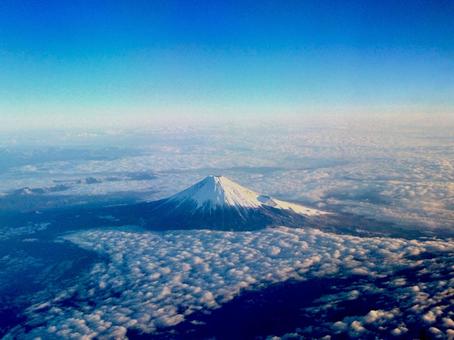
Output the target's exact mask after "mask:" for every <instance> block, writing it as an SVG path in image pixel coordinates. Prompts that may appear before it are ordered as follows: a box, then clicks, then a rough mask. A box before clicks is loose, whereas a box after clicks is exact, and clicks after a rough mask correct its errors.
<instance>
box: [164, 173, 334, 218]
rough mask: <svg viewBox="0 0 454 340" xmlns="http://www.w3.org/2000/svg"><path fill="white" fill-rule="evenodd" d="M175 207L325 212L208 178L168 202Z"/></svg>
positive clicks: (227, 181) (219, 177)
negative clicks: (184, 205)
mask: <svg viewBox="0 0 454 340" xmlns="http://www.w3.org/2000/svg"><path fill="white" fill-rule="evenodd" d="M167 202H173V203H175V204H176V205H177V206H179V205H182V204H186V203H195V204H196V208H197V209H201V208H203V209H206V208H208V209H216V208H222V207H231V208H237V209H239V208H242V209H259V208H263V207H270V208H274V209H280V210H290V211H292V212H294V213H296V214H300V215H306V216H318V215H323V214H326V212H323V211H320V210H317V209H312V208H308V207H305V206H303V205H300V204H295V203H290V202H285V201H281V200H278V199H275V198H272V197H270V196H267V195H261V194H259V193H257V192H254V191H252V190H250V189H248V188H245V187H243V186H241V185H240V184H238V183H235V182H234V181H232V180H230V179H228V178H227V177H224V176H208V177H205V178H204V179H203V180H201V181H200V182H198V183H196V184H194V185H193V186H191V187H189V188H187V189H186V190H183V191H181V192H179V193H177V194H175V195H174V196H171V197H170V198H168V199H167Z"/></svg>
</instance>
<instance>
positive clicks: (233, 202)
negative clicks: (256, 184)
mask: <svg viewBox="0 0 454 340" xmlns="http://www.w3.org/2000/svg"><path fill="white" fill-rule="evenodd" d="M257 196H258V194H257V193H256V192H254V191H252V190H249V189H247V188H245V187H243V186H241V185H239V184H238V183H235V182H233V181H231V180H230V179H228V178H227V177H224V176H207V177H205V178H204V179H203V180H201V181H200V182H198V183H196V184H194V185H193V186H191V187H189V188H187V189H186V190H183V191H181V192H179V193H177V194H176V195H174V196H172V197H170V199H169V200H172V201H177V202H185V201H194V202H195V203H196V204H197V207H203V206H210V207H216V206H218V207H219V206H231V207H243V208H258V207H259V206H260V205H261V204H260V202H259V201H258V200H257Z"/></svg>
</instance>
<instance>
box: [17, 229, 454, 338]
mask: <svg viewBox="0 0 454 340" xmlns="http://www.w3.org/2000/svg"><path fill="white" fill-rule="evenodd" d="M66 238H67V239H69V240H71V241H72V242H74V243H76V244H78V245H79V246H81V247H83V248H87V249H90V250H95V251H97V252H99V253H101V254H105V255H107V256H109V258H110V261H109V262H107V263H98V264H97V265H95V266H94V267H93V269H92V270H91V271H90V273H89V274H88V275H87V276H86V277H84V278H81V279H80V280H79V283H78V284H77V285H76V286H74V287H73V290H70V291H67V292H60V293H59V294H56V297H55V298H52V299H50V300H48V301H43V302H41V303H37V304H35V305H34V306H32V307H31V308H30V309H29V310H28V313H27V315H28V318H29V324H30V325H36V324H38V323H37V322H38V320H39V321H40V324H41V326H37V327H35V328H33V329H32V330H31V331H30V332H29V333H26V331H25V329H23V330H22V331H19V333H18V334H16V336H18V337H19V338H20V337H26V338H28V337H34V336H41V337H49V336H50V334H55V335H56V336H64V337H82V336H86V337H90V336H96V337H117V338H123V337H125V336H126V330H127V329H135V330H137V331H139V332H145V333H152V332H154V331H156V330H157V329H162V328H165V327H172V326H174V325H176V324H179V323H181V322H182V321H184V320H185V319H186V318H187V317H188V316H190V315H191V314H193V313H194V312H196V311H200V310H207V309H208V310H209V309H213V308H219V307H220V306H222V305H223V304H224V303H226V302H227V301H229V300H231V299H233V298H235V297H236V296H238V294H239V293H240V292H241V291H243V290H250V289H259V288H260V287H263V286H264V285H265V286H266V285H268V284H272V283H275V282H282V281H286V280H289V279H295V280H307V279H311V278H316V277H337V278H342V277H344V278H347V277H351V276H353V277H366V278H369V279H370V280H372V281H373V280H374V279H376V278H377V277H378V278H386V277H388V276H390V277H391V278H390V279H389V281H385V285H386V286H387V287H386V289H388V290H391V289H392V290H393V291H392V295H394V294H398V295H399V296H401V297H402V298H403V299H405V301H408V302H406V303H405V304H403V305H402V306H399V307H402V308H404V309H405V311H400V310H399V309H396V308H394V309H388V310H386V309H380V308H376V309H371V310H370V311H369V312H367V313H366V314H365V315H363V316H351V317H346V318H345V319H344V320H338V321H337V322H334V323H333V324H328V325H326V327H327V328H326V330H327V331H329V332H348V334H350V336H358V337H361V336H362V334H364V333H367V332H370V331H373V330H374V329H378V327H386V328H387V329H388V332H389V333H390V334H396V335H397V333H399V332H400V333H399V334H403V333H405V327H406V325H405V324H404V323H402V317H401V316H400V315H401V314H403V313H409V311H411V308H413V306H415V305H416V306H418V307H417V308H416V309H417V310H416V311H412V314H413V315H420V317H421V318H422V319H423V318H424V317H425V315H427V313H430V315H432V314H433V315H434V316H436V320H435V321H436V322H435V323H431V324H430V327H436V328H437V329H439V330H440V331H441V332H444V333H446V331H447V330H446V329H447V328H448V327H450V323H449V320H448V319H447V318H449V317H450V315H449V314H448V311H447V308H446V307H442V306H440V305H443V303H444V301H445V300H446V296H447V294H449V289H452V288H451V284H450V283H446V284H444V285H443V284H440V283H439V282H437V284H435V281H428V282H424V283H421V284H420V285H418V286H417V289H415V287H414V286H411V285H409V284H407V280H402V279H401V280H400V281H398V282H399V284H398V285H396V279H395V278H392V275H393V273H395V272H396V271H402V270H406V269H409V268H415V266H416V267H417V268H418V270H420V269H419V268H420V267H418V264H419V265H421V260H417V259H415V257H414V255H412V253H413V251H412V249H413V248H415V247H417V248H418V249H420V250H421V252H430V251H434V250H437V251H438V252H439V253H440V252H441V253H440V254H452V252H453V251H454V246H453V244H452V243H450V242H446V241H426V242H425V241H406V240H401V239H390V238H360V237H354V236H348V235H337V234H330V233H325V232H322V231H320V230H316V229H290V228H285V227H280V228H274V229H266V230H261V231H256V232H219V231H209V230H193V231H168V232H163V233H154V232H132V231H121V230H91V231H84V232H80V233H76V234H73V235H69V236H67V237H66ZM276 244H279V247H277V246H275V245H276ZM277 249H279V251H277ZM384 250H385V251H384ZM436 265H437V264H436V263H435V264H432V265H431V266H430V269H431V274H430V275H436V273H437V271H438V272H439V271H440V270H441V267H437V266H436ZM417 274H419V272H417ZM421 275H427V274H425V273H421ZM374 290H375V288H373V287H371V286H369V285H365V286H364V285H363V286H357V287H352V289H350V290H348V291H346V292H341V293H339V294H338V295H334V296H325V297H323V298H322V299H321V300H320V301H319V303H320V304H321V305H322V306H323V304H326V307H324V308H334V307H335V306H336V304H338V303H342V302H343V301H349V300H350V301H353V300H355V299H358V298H359V297H360V296H361V295H362V294H369V293H370V292H373V291H374ZM382 292H383V291H382ZM424 294H426V295H424ZM69 300H70V301H72V304H68V303H66V301H69ZM390 300H391V299H390ZM74 301H77V303H76V304H74ZM320 310H321V309H320ZM429 311H430V312H429ZM314 312H316V311H315V310H314ZM422 319H421V320H422ZM442 320H443V321H442ZM388 324H389V325H390V326H386V325H388ZM428 327H429V326H428ZM329 332H328V333H329ZM325 334H327V333H325Z"/></svg>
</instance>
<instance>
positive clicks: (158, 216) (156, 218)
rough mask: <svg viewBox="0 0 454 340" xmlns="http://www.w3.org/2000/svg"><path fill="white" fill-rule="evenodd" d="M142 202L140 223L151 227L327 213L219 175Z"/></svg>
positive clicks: (261, 222)
mask: <svg viewBox="0 0 454 340" xmlns="http://www.w3.org/2000/svg"><path fill="white" fill-rule="evenodd" d="M144 205H146V206H145V207H144V208H146V209H145V210H146V211H147V212H146V214H143V215H142V216H144V218H143V221H144V224H145V225H146V226H149V227H152V228H153V229H170V228H172V229H173V228H176V229H194V228H210V229H223V230H225V229H230V230H248V229H257V228H262V227H266V226H270V225H286V226H302V225H306V224H308V223H309V222H310V221H312V220H314V219H317V217H319V216H323V215H325V214H327V213H325V212H323V211H320V210H316V209H312V208H308V207H305V206H302V205H299V204H295V203H290V202H285V201H281V200H277V199H274V198H272V197H270V196H266V195H261V194H259V193H256V192H254V191H252V190H249V189H247V188H245V187H243V186H241V185H239V184H238V183H235V182H233V181H231V180H230V179H228V178H226V177H223V176H208V177H206V178H205V179H203V180H202V181H200V182H198V183H196V184H194V185H193V186H191V187H189V188H187V189H186V190H183V191H181V192H179V193H177V194H175V195H173V196H171V197H169V198H167V199H164V200H161V201H157V202H150V203H146V204H144Z"/></svg>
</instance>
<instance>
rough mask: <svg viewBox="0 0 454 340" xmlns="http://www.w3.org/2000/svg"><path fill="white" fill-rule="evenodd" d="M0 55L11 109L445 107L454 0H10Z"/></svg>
mask: <svg viewBox="0 0 454 340" xmlns="http://www.w3.org/2000/svg"><path fill="white" fill-rule="evenodd" d="M0 65H1V66H0V67H1V68H0V118H1V116H3V118H10V121H11V119H12V121H13V122H14V119H16V118H21V119H25V120H26V119H29V120H30V122H31V121H33V120H35V121H36V120H42V119H43V118H50V119H52V117H56V116H59V117H60V118H63V119H68V120H69V119H74V117H76V118H77V117H85V118H90V117H94V116H97V115H99V116H101V115H104V116H111V117H113V118H115V117H127V116H128V115H129V116H130V117H131V119H135V118H137V117H139V116H147V115H149V116H159V115H162V114H163V113H164V114H166V115H174V116H176V117H178V116H185V117H188V116H189V117H192V116H194V117H196V116H197V115H199V114H205V115H212V116H220V115H227V116H232V117H234V116H235V115H241V114H244V113H245V112H246V113H248V114H253V115H277V114H283V113H296V114H301V115H305V114H310V113H311V112H312V111H313V112H317V114H320V113H322V112H332V111H333V110H334V111H336V110H341V111H344V112H348V111H351V110H357V109H358V108H359V110H360V111H361V112H364V113H363V114H365V115H367V113H368V112H370V111H376V110H378V111H379V110H381V109H383V110H387V111H389V110H391V111H395V112H396V114H399V112H403V111H409V112H412V111H424V112H435V111H440V110H441V111H450V110H451V109H452V107H453V104H454V99H453V98H454V96H453V95H452V94H453V93H454V2H452V1H230V2H223V1H45V0H42V1H14V0H4V1H2V2H0ZM137 119H138V118H137ZM22 124H23V123H22Z"/></svg>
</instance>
